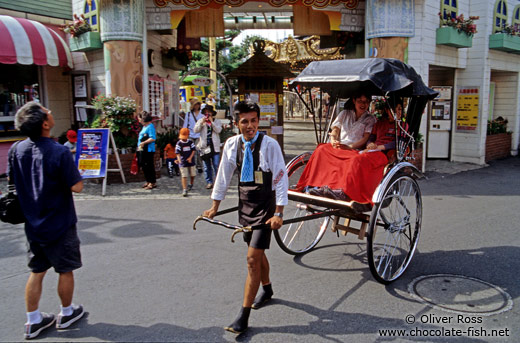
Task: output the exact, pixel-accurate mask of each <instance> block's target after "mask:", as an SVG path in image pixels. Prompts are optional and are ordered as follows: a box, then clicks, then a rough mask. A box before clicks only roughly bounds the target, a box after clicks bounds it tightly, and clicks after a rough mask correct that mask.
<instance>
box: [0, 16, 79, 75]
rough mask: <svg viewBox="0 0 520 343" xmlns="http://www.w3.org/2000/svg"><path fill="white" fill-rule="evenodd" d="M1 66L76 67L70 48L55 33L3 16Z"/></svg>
mask: <svg viewBox="0 0 520 343" xmlns="http://www.w3.org/2000/svg"><path fill="white" fill-rule="evenodd" d="M0 63H5V64H14V63H20V64H37V65H50V66H60V67H67V66H68V67H69V68H72V66H73V64H72V55H71V54H70V50H69V47H68V46H67V44H66V43H65V41H64V40H63V39H62V38H61V37H60V36H59V35H58V34H57V33H56V32H55V31H53V30H52V29H50V28H48V27H46V26H45V25H43V24H42V23H39V22H37V21H34V20H28V19H23V18H15V17H10V16H6V15H0Z"/></svg>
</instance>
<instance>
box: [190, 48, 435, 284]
mask: <svg viewBox="0 0 520 343" xmlns="http://www.w3.org/2000/svg"><path fill="white" fill-rule="evenodd" d="M289 87H290V88H291V89H293V90H294V91H295V92H296V93H297V94H298V96H299V97H300V99H301V101H303V103H304V105H305V106H306V107H307V109H308V111H309V112H310V113H311V114H312V119H313V123H314V129H315V137H316V143H317V144H320V143H327V142H328V138H329V136H328V132H329V131H330V127H331V123H332V122H333V121H334V119H335V117H336V115H337V113H338V112H339V111H336V108H337V105H338V102H339V100H340V99H348V98H350V97H351V96H352V94H354V93H356V92H359V91H363V92H365V93H369V94H371V95H372V96H379V97H382V98H386V99H391V98H396V97H398V98H401V99H407V102H406V103H407V106H406V111H405V112H404V118H405V119H404V120H405V121H406V125H403V123H402V121H400V120H396V121H395V123H396V124H395V125H396V130H395V132H396V151H395V158H394V159H393V160H392V161H390V162H389V164H388V165H387V166H386V168H385V172H384V175H383V178H382V180H381V182H380V183H379V185H378V186H377V188H376V190H375V192H374V194H373V195H372V202H371V203H370V204H360V203H356V202H355V201H342V200H335V199H330V198H325V197H322V196H315V195H311V194H307V193H303V192H301V191H296V190H294V189H293V185H295V184H296V183H297V182H298V180H299V177H300V175H301V173H302V172H303V170H304V168H305V166H306V165H307V162H308V161H309V159H310V157H311V155H312V152H305V153H302V154H300V155H298V156H296V157H295V158H293V159H292V160H291V161H290V162H289V163H288V164H287V174H288V176H289V191H288V197H289V204H288V205H287V206H286V207H285V209H284V225H283V226H282V228H280V229H279V230H274V236H275V239H276V241H277V243H278V244H279V246H280V247H281V248H282V250H284V251H285V252H287V253H289V254H292V255H298V254H304V253H308V252H309V251H311V250H312V249H314V248H315V247H316V245H317V244H318V243H319V241H320V240H321V238H322V237H323V235H324V234H325V232H326V231H327V230H328V229H329V228H330V229H331V230H332V231H333V232H336V233H337V234H338V235H339V233H340V232H341V233H343V234H345V235H346V234H347V233H353V234H355V235H356V236H357V237H358V238H359V239H365V238H366V241H367V260H368V264H369V267H370V271H371V273H372V275H373V276H374V278H375V279H376V280H377V281H379V282H381V283H385V284H386V283H390V282H392V281H394V280H396V279H397V278H399V277H400V276H401V275H402V274H403V273H404V271H405V270H406V268H407V267H408V265H409V263H410V261H411V260H412V258H413V255H414V253H415V250H416V247H417V244H418V240H419V236H420V231H421V220H422V199H421V192H420V188H419V185H418V183H417V181H416V180H417V179H418V178H420V177H421V176H422V173H421V172H420V171H419V170H417V168H416V167H415V166H414V165H413V164H412V163H410V162H411V159H413V154H412V152H413V150H414V148H415V144H414V143H415V139H416V137H417V134H418V131H419V126H420V122H421V116H422V114H423V111H424V109H425V106H426V104H427V102H428V101H429V100H431V99H433V98H435V97H436V96H437V93H436V92H435V91H433V90H432V89H430V88H428V87H427V86H426V85H425V84H424V83H423V81H422V79H421V77H420V76H419V75H418V74H417V73H416V72H415V70H414V69H413V68H412V67H410V66H408V65H406V64H405V63H403V62H401V61H399V60H395V59H381V58H370V59H352V60H335V61H317V62H311V63H310V64H309V65H308V66H307V67H306V68H305V69H304V70H303V71H302V72H301V73H300V74H299V75H298V76H297V77H296V78H295V79H293V80H292V81H291V82H290V83H289ZM316 91H318V92H319V93H320V95H321V96H320V99H324V97H323V94H324V93H326V94H328V96H329V99H330V102H329V104H328V106H325V105H324V104H322V103H320V104H319V105H318V106H315V102H313V101H306V99H305V94H308V95H309V96H308V97H307V99H311V92H316ZM324 108H327V111H323V109H324ZM394 115H395V114H394ZM405 128H406V129H405ZM230 210H233V209H230ZM230 210H226V211H222V213H227V212H229V211H230ZM219 214H220V213H219ZM199 220H205V221H208V222H212V223H214V224H219V225H223V226H226V227H228V228H232V229H234V230H235V233H236V232H238V231H248V230H249V229H251V228H240V227H238V226H234V225H231V224H227V223H223V222H219V221H216V220H211V219H208V218H203V217H199V218H197V220H196V222H197V221H199ZM196 222H195V223H194V228H195V224H196Z"/></svg>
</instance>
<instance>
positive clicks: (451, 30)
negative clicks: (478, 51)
mask: <svg viewBox="0 0 520 343" xmlns="http://www.w3.org/2000/svg"><path fill="white" fill-rule="evenodd" d="M439 17H440V19H441V27H439V28H438V29H437V32H436V43H437V45H447V46H452V47H455V48H471V46H472V44H473V35H474V34H475V33H477V25H476V24H475V23H474V21H475V20H478V19H479V17H477V16H471V17H469V19H465V18H464V15H463V14H461V15H459V16H456V17H452V18H447V19H446V18H444V15H443V14H442V13H439Z"/></svg>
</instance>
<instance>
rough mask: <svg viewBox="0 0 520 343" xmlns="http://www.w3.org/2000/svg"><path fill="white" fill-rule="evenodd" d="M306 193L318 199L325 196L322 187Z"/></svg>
mask: <svg viewBox="0 0 520 343" xmlns="http://www.w3.org/2000/svg"><path fill="white" fill-rule="evenodd" d="M307 193H309V194H310V195H315V196H318V197H323V196H325V191H324V189H323V187H314V188H311V189H309V190H308V191H307Z"/></svg>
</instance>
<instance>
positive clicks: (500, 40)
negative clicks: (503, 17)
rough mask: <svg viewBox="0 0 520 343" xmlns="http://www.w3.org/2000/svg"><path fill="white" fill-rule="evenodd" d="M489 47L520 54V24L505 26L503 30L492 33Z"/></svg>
mask: <svg viewBox="0 0 520 343" xmlns="http://www.w3.org/2000/svg"><path fill="white" fill-rule="evenodd" d="M489 48H490V49H494V50H500V51H506V52H511V53H514V54H520V27H519V26H518V24H514V25H507V26H504V27H503V28H502V30H500V31H498V32H496V33H494V34H492V35H490V36H489Z"/></svg>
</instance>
